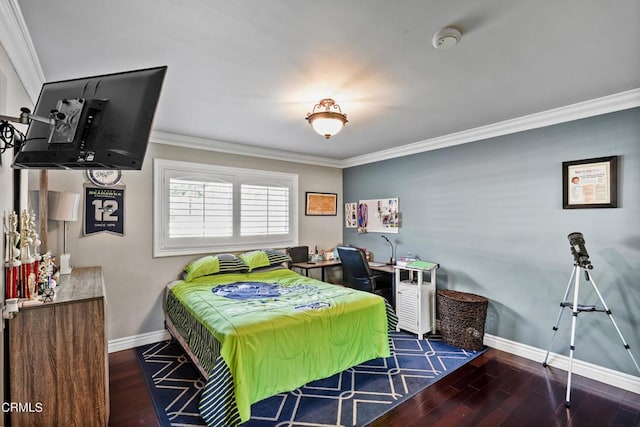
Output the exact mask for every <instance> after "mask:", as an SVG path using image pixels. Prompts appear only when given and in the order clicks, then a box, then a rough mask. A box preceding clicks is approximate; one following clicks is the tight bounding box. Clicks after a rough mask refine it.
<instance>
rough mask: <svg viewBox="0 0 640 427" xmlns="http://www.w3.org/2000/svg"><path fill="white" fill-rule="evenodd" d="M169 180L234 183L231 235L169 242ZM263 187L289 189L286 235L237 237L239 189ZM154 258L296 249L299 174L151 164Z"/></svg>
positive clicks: (167, 162) (163, 162)
mask: <svg viewBox="0 0 640 427" xmlns="http://www.w3.org/2000/svg"><path fill="white" fill-rule="evenodd" d="M172 178H174V179H175V178H180V179H195V180H201V181H220V180H221V179H223V180H229V181H230V182H232V183H233V194H234V198H233V213H232V215H233V235H232V236H231V237H227V238H221V237H210V238H173V239H172V238H170V237H169V210H170V209H169V182H170V180H171V179H172ZM242 184H260V185H262V184H264V185H277V186H286V187H288V188H289V233H288V234H275V235H263V236H261V235H257V236H240V187H241V185H242ZM153 194H154V196H153V205H154V210H153V256H154V257H166V256H178V255H197V254H204V253H221V252H241V251H246V250H252V249H264V248H286V247H290V246H297V245H298V198H299V194H298V174H295V173H286V172H274V171H266V170H259V169H246V168H237V167H230V166H219V165H214V164H204V163H192V162H184V161H176V160H166V159H154V162H153Z"/></svg>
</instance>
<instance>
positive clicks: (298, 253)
mask: <svg viewBox="0 0 640 427" xmlns="http://www.w3.org/2000/svg"><path fill="white" fill-rule="evenodd" d="M287 253H288V254H289V256H290V257H291V262H307V261H309V246H294V247H292V248H287Z"/></svg>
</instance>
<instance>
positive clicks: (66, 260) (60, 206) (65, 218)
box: [47, 191, 80, 274]
mask: <svg viewBox="0 0 640 427" xmlns="http://www.w3.org/2000/svg"><path fill="white" fill-rule="evenodd" d="M47 196H48V198H47V204H48V207H49V211H48V219H51V220H53V221H62V223H63V233H62V248H63V251H62V254H61V255H60V261H59V267H60V274H70V273H71V255H70V254H69V253H68V252H67V222H69V221H77V220H78V207H79V206H80V194H77V193H66V192H61V191H49V192H48V194H47Z"/></svg>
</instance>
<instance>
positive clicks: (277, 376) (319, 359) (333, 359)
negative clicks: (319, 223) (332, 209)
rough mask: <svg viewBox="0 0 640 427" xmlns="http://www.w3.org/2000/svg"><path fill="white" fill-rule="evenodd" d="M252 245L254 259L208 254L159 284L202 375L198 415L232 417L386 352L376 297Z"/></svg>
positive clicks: (175, 331) (216, 419)
mask: <svg viewBox="0 0 640 427" xmlns="http://www.w3.org/2000/svg"><path fill="white" fill-rule="evenodd" d="M256 252H262V253H261V254H260V259H261V260H262V261H260V262H258V263H256V262H255V260H253V259H252V258H251V257H245V258H244V259H240V262H237V261H236V260H234V261H233V264H234V266H233V267H231V268H228V267H224V265H226V264H229V261H228V260H225V259H222V258H221V257H220V256H216V257H210V258H212V259H213V261H212V262H213V264H216V262H217V266H218V267H217V268H213V269H209V270H207V269H202V268H199V271H198V272H197V273H196V274H189V273H191V272H192V271H193V270H194V269H191V271H190V272H189V273H187V274H186V276H185V277H184V280H181V281H178V282H173V283H171V284H170V285H169V286H168V287H167V292H166V297H165V318H166V325H167V329H168V330H169V331H170V333H171V334H172V335H173V336H174V338H175V339H176V340H177V341H178V342H179V343H180V344H181V345H182V346H183V347H184V348H185V351H186V352H187V354H189V356H190V357H191V358H192V359H193V361H194V363H195V364H196V365H197V366H198V369H199V370H200V371H201V373H202V374H203V376H204V377H205V378H206V385H205V387H204V390H203V393H202V397H201V401H200V405H199V407H200V412H201V415H202V417H203V419H204V420H205V422H206V423H207V424H208V425H224V426H234V425H238V424H240V423H241V422H244V421H246V420H248V419H249V418H250V416H251V404H253V403H255V402H258V401H260V400H262V399H264V398H267V397H269V396H273V395H275V394H278V393H282V392H287V391H291V390H294V389H296V388H298V387H300V386H302V385H304V384H306V383H308V382H310V381H313V380H317V379H321V378H326V377H329V376H331V375H333V374H335V373H338V372H341V371H343V370H345V369H347V368H350V367H352V366H355V365H358V364H360V363H363V362H365V361H367V360H371V359H375V358H379V357H388V356H389V355H390V345H389V337H388V331H389V330H393V329H395V322H397V320H396V318H395V315H394V314H393V310H392V309H391V307H390V306H389V305H388V303H386V301H385V300H384V299H383V298H382V297H379V296H377V295H374V294H369V293H366V292H362V291H358V290H355V289H351V288H346V287H342V286H338V285H332V284H329V283H325V282H321V281H319V280H316V279H313V278H308V277H305V276H302V275H300V274H298V273H296V272H294V271H291V270H289V269H287V268H284V267H282V266H281V264H280V263H278V262H277V261H279V258H277V256H271V255H272V254H270V253H269V255H270V256H271V258H273V262H271V261H270V260H267V261H265V259H264V258H265V254H264V251H256ZM231 258H233V256H231ZM267 258H268V257H267ZM265 263H266V264H265ZM190 265H191V264H190ZM221 266H222V267H223V268H222V269H221V268H220V267H221ZM187 267H189V266H187ZM187 270H189V269H188V268H185V272H187ZM196 270H198V269H196ZM210 271H214V273H211V274H206V273H208V272H210Z"/></svg>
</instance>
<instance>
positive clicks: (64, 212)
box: [47, 191, 80, 221]
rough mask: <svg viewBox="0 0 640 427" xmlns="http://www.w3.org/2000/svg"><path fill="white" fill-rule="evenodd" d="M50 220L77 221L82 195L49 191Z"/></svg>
mask: <svg viewBox="0 0 640 427" xmlns="http://www.w3.org/2000/svg"><path fill="white" fill-rule="evenodd" d="M47 206H48V207H49V211H48V218H49V219H51V220H54V221H77V220H78V210H79V209H78V208H79V207H80V194H78V193H65V192H61V191H49V192H48V194H47Z"/></svg>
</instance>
